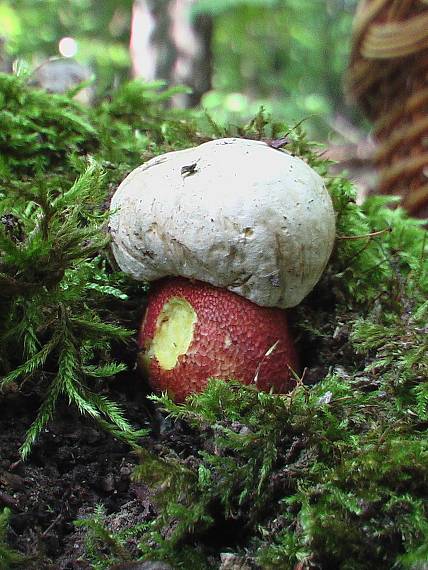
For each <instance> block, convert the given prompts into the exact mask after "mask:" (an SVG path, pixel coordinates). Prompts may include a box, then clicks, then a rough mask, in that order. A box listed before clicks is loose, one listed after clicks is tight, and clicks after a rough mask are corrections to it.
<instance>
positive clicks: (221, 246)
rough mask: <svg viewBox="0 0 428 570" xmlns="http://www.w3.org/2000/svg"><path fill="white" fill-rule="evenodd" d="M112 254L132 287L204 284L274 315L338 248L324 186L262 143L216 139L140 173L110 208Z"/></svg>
mask: <svg viewBox="0 0 428 570" xmlns="http://www.w3.org/2000/svg"><path fill="white" fill-rule="evenodd" d="M111 210H112V214H111V219H110V230H111V235H112V240H113V243H112V248H113V253H114V256H115V258H116V261H117V263H118V264H119V266H120V268H121V269H122V270H123V271H124V272H126V273H128V274H130V275H132V276H133V277H134V278H135V279H139V280H145V281H154V280H157V279H160V278H162V277H167V276H181V277H187V278H190V279H198V280H200V281H205V282H207V283H211V284H212V285H215V286H217V287H223V288H226V289H229V290H230V291H233V292H235V293H237V294H239V295H242V296H243V297H246V298H247V299H249V300H250V301H253V302H254V303H256V304H258V305H261V306H268V307H281V308H287V307H293V306H295V305H297V304H298V303H300V301H301V300H302V299H303V298H304V297H305V296H306V295H307V294H308V293H309V292H310V291H311V290H312V289H313V287H314V286H315V284H316V283H317V281H318V280H319V278H320V276H321V274H322V272H323V270H324V268H325V266H326V264H327V261H328V259H329V257H330V254H331V251H332V249H333V243H334V236H335V216H334V211H333V206H332V203H331V199H330V196H329V194H328V192H327V190H326V188H325V186H324V183H323V181H322V179H321V177H320V176H319V175H318V174H317V173H316V172H315V171H314V170H312V168H310V167H309V166H308V165H307V164H306V163H305V162H304V161H303V160H301V159H300V158H297V157H295V156H292V155H290V154H288V153H286V152H282V151H279V150H275V149H273V148H271V147H269V146H268V145H267V144H266V143H264V142H261V141H253V140H246V139H236V138H230V139H219V140H215V141H210V142H207V143H204V144H202V145H200V146H198V147H194V148H190V149H186V150H181V151H176V152H170V153H167V154H164V155H161V156H158V157H156V158H153V159H152V160H150V161H148V162H147V163H146V164H144V165H142V166H140V167H138V168H137V169H135V170H134V171H133V172H131V174H129V176H128V177H127V178H126V179H125V180H124V181H123V182H122V184H121V185H120V186H119V188H118V190H117V191H116V193H115V195H114V196H113V199H112V203H111Z"/></svg>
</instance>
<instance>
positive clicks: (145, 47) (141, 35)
mask: <svg viewBox="0 0 428 570" xmlns="http://www.w3.org/2000/svg"><path fill="white" fill-rule="evenodd" d="M194 4H195V0H135V2H134V6H133V12H132V28H131V41H130V51H131V58H132V72H133V75H134V77H141V78H142V79H144V80H146V81H154V80H156V79H163V80H165V81H167V83H168V84H169V85H170V86H172V85H187V86H189V87H190V88H191V89H192V93H191V94H189V95H180V96H177V97H176V98H175V101H174V103H175V104H176V105H177V106H180V107H190V106H194V105H197V104H198V103H199V101H200V99H201V97H202V95H203V94H204V93H205V92H206V91H207V90H208V89H209V88H210V86H211V59H212V58H211V34H212V21H211V19H210V18H209V17H207V16H203V15H197V16H195V17H192V15H191V9H192V6H193V5H194Z"/></svg>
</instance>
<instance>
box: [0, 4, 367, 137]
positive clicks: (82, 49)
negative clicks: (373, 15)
mask: <svg viewBox="0 0 428 570" xmlns="http://www.w3.org/2000/svg"><path fill="white" fill-rule="evenodd" d="M152 1H153V0H152ZM180 1H182V2H183V3H187V4H188V6H190V10H191V12H190V13H191V15H192V17H193V18H197V17H198V16H201V15H202V16H204V17H205V18H209V19H210V20H211V22H212V34H211V36H210V45H211V54H212V57H211V59H212V61H211V62H210V67H211V69H212V72H210V73H211V88H210V89H209V90H208V91H207V92H206V93H205V94H204V95H203V96H202V99H201V105H202V107H203V108H205V109H207V110H208V111H209V112H210V114H211V115H212V116H213V117H214V118H215V119H216V120H217V121H220V122H226V121H229V122H230V121H231V122H238V119H239V121H242V119H245V118H246V117H250V116H253V115H254V113H255V112H256V111H257V110H258V109H259V107H260V106H261V105H263V106H264V107H265V109H266V110H267V111H268V112H272V113H273V114H274V115H275V117H276V118H278V119H280V120H285V121H286V122H288V123H289V124H293V123H297V122H298V121H300V120H302V119H306V129H307V130H309V131H310V134H311V135H312V136H315V137H318V138H321V139H324V140H325V139H326V138H328V137H329V136H332V135H334V133H335V131H336V130H337V129H336V128H335V124H336V121H337V118H338V117H340V118H341V119H344V120H345V121H349V122H350V123H352V124H354V125H357V126H358V127H361V124H362V123H361V118H360V117H359V116H358V115H357V114H356V111H355V109H354V108H352V107H351V106H349V105H348V104H347V102H346V100H345V96H344V93H343V75H344V72H345V70H346V65H347V57H348V52H349V46H350V38H351V27H352V18H353V14H354V11H355V7H356V4H357V0H178V2H180ZM143 2H144V0H134V1H133V0H103V1H100V0H0V36H2V38H3V40H4V52H5V53H4V54H3V58H9V61H11V62H13V61H15V66H16V62H17V60H21V61H24V62H25V63H26V64H27V65H28V67H29V68H30V70H32V69H35V68H36V67H37V66H38V65H40V64H41V63H42V62H43V61H45V60H46V59H48V58H50V57H55V56H60V55H61V53H60V42H61V40H62V39H63V38H72V39H73V40H74V42H75V47H74V49H77V51H76V53H75V55H74V57H75V59H76V60H77V61H78V62H79V63H81V64H83V65H84V66H86V67H88V68H89V69H90V70H91V73H92V74H93V75H94V77H95V83H94V86H95V90H96V96H97V97H98V98H102V97H105V96H106V94H107V93H108V92H109V91H110V90H111V89H112V88H114V87H116V86H117V85H119V84H120V83H122V82H123V81H125V80H126V79H128V78H130V77H131V76H132V54H131V53H130V50H129V43H130V35H131V29H132V18H133V8H135V4H137V3H140V4H141V3H143ZM147 2H149V3H150V0H147ZM156 2H157V5H158V6H159V7H161V6H162V5H163V6H164V7H165V10H167V9H169V3H170V2H171V0H156ZM72 48H73V45H72ZM72 51H73V49H72ZM207 65H208V62H207Z"/></svg>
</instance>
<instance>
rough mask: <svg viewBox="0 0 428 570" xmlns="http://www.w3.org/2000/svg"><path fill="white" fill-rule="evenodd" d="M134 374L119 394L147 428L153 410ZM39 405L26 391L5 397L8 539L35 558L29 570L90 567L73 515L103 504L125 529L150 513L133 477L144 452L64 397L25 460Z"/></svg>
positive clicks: (0, 428)
mask: <svg viewBox="0 0 428 570" xmlns="http://www.w3.org/2000/svg"><path fill="white" fill-rule="evenodd" d="M134 380H135V379H134V378H131V379H129V381H128V386H127V385H126V384H127V382H126V380H125V381H124V382H123V381H121V384H120V392H119V391H118V390H114V387H113V395H114V397H115V398H116V401H119V402H120V403H121V404H122V406H123V408H124V409H125V412H126V415H127V417H128V418H129V419H130V420H131V421H132V422H133V423H134V424H136V425H141V426H142V427H144V426H147V424H148V423H149V422H150V410H149V409H148V408H147V400H146V399H145V395H144V392H142V393H141V394H140V395H139V394H138V392H139V391H138V390H136V389H135V386H132V383H133V382H134ZM39 403H40V402H38V401H37V400H36V399H35V397H34V395H31V396H25V395H23V394H22V393H20V394H12V395H9V396H8V397H5V398H3V399H2V401H1V402H0V507H1V508H3V507H9V508H10V509H11V510H12V512H13V514H12V516H11V519H10V530H9V536H8V541H9V544H10V546H12V547H13V548H15V549H17V550H18V551H20V552H22V553H24V554H25V555H27V556H28V557H29V558H28V565H27V566H26V568H35V569H36V568H37V569H41V568H44V569H45V568H46V569H49V570H78V569H79V570H80V569H82V570H83V569H85V570H86V569H88V568H91V565H90V564H88V563H87V562H85V561H83V560H82V559H81V557H82V555H83V552H84V538H83V537H84V531H83V530H81V529H77V528H76V527H75V525H74V524H73V521H75V520H76V519H78V518H82V517H84V516H86V515H90V514H92V513H93V511H94V508H95V507H96V505H97V504H100V503H101V504H103V505H104V507H105V509H106V513H107V515H110V517H109V519H110V523H111V525H112V527H117V529H120V528H122V527H124V526H126V527H129V526H131V525H133V524H136V523H141V522H143V521H144V520H145V519H147V518H149V517H150V514H151V513H152V514H153V506H152V504H151V502H150V498H149V494H148V491H147V489H146V488H145V487H144V485H141V484H138V483H133V482H132V481H131V474H132V470H133V467H134V465H135V464H136V463H137V457H136V456H135V454H133V453H132V451H131V450H130V448H129V446H128V445H125V444H124V443H121V442H120V441H118V440H116V439H114V438H113V437H112V436H111V435H109V434H108V433H106V432H105V431H103V430H101V429H100V428H98V427H97V425H96V424H95V423H94V422H91V421H90V420H87V419H85V418H83V417H82V416H81V415H79V414H78V412H77V411H76V410H75V409H73V408H71V407H69V406H68V405H67V403H65V402H64V403H62V405H61V406H60V407H59V409H58V410H57V413H56V416H55V419H54V421H52V422H51V423H50V424H49V426H48V428H47V429H45V431H44V433H43V435H42V436H41V437H40V439H39V440H38V442H37V443H36V445H35V446H34V449H33V451H32V453H31V455H30V457H29V458H28V459H27V460H26V461H25V462H22V461H20V459H19V447H20V445H21V443H22V441H23V439H24V436H25V431H26V430H27V429H28V427H29V425H30V424H31V422H32V421H33V420H34V417H35V414H36V411H37V407H38V405H39ZM151 417H152V422H153V421H154V419H153V418H154V416H153V414H152V416H151ZM130 554H132V553H130Z"/></svg>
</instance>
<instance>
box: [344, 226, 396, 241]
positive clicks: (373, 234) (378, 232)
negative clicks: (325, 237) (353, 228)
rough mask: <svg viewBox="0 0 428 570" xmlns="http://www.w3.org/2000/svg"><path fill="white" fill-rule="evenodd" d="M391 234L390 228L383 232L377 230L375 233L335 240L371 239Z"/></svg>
mask: <svg viewBox="0 0 428 570" xmlns="http://www.w3.org/2000/svg"><path fill="white" fill-rule="evenodd" d="M390 232H392V228H385V229H383V230H379V231H377V232H371V233H370V234H363V235H360V236H337V239H364V238H372V237H376V236H380V235H382V234H384V233H390Z"/></svg>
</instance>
